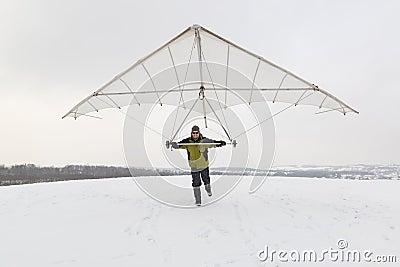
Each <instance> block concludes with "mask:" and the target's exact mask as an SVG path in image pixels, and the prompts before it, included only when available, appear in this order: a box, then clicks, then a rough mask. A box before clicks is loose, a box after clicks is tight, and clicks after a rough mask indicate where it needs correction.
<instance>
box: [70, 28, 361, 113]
mask: <svg viewBox="0 0 400 267" xmlns="http://www.w3.org/2000/svg"><path fill="white" fill-rule="evenodd" d="M202 86H203V87H204V95H205V96H206V97H207V100H209V101H208V104H207V108H204V107H203V106H202V105H195V104H194V102H195V101H196V99H197V98H198V97H199V93H200V88H201V87H202ZM262 101H271V102H284V103H289V104H293V105H312V106H316V107H318V108H320V109H322V110H321V112H325V111H338V112H341V113H343V114H346V113H350V112H354V113H358V112H357V111H356V110H354V109H353V108H351V107H350V106H348V105H347V104H345V103H344V102H342V101H341V100H339V99H338V98H336V97H334V96H333V95H331V94H330V93H328V92H326V91H325V90H323V89H321V88H319V87H318V86H316V85H314V84H312V83H310V82H307V81H305V80H304V79H301V78H300V77H298V76H296V75H294V74H292V73H291V72H289V71H287V70H285V69H283V68H281V67H279V66H277V65H275V64H273V63H271V62H269V61H268V60H266V59H264V58H262V57H260V56H258V55H255V54H253V53H251V52H249V51H247V50H245V49H243V48H241V47H239V46H237V45H235V44H233V43H232V42H230V41H228V40H226V39H224V38H222V37H220V36H218V35H216V34H214V33H212V32H211V31H209V30H207V29H205V28H203V27H201V26H198V25H193V26H192V27H189V28H188V29H186V30H185V31H183V32H182V33H181V34H179V35H178V36H176V37H175V38H173V39H172V40H171V41H169V42H168V43H166V44H165V45H163V46H162V47H161V48H159V49H157V50H156V51H154V52H153V53H151V54H150V55H148V56H147V57H145V58H143V59H141V60H139V61H138V62H137V63H135V64H134V65H133V66H131V67H130V68H129V69H127V70H126V71H124V72H122V73H120V74H119V75H117V76H116V77H115V78H114V79H112V80H111V81H110V82H109V83H107V84H105V85H104V86H102V87H101V88H100V89H98V90H97V91H95V92H94V93H93V94H91V95H89V96H88V97H86V98H85V99H83V100H82V101H81V102H80V103H78V104H77V105H76V106H75V107H73V108H72V109H71V110H70V111H69V112H68V113H67V114H65V115H64V116H63V118H65V117H73V118H75V119H76V118H78V117H79V116H82V115H87V114H90V113H92V112H98V111H99V110H101V109H105V108H121V107H123V106H127V105H130V104H137V105H141V104H154V103H158V104H160V105H173V106H177V107H182V108H185V109H186V108H191V107H192V108H193V111H196V112H201V113H210V112H217V111H218V110H221V109H224V108H227V107H231V106H234V105H239V104H243V103H246V104H250V105H251V103H254V102H262Z"/></svg>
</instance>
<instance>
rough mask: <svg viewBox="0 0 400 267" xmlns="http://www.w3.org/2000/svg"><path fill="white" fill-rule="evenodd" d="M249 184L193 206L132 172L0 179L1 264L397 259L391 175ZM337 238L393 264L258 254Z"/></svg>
mask: <svg viewBox="0 0 400 267" xmlns="http://www.w3.org/2000/svg"><path fill="white" fill-rule="evenodd" d="M185 178H186V179H188V180H190V178H189V177H185ZM179 179H182V178H179ZM249 182H250V181H249V180H246V179H245V180H244V181H242V182H241V183H240V184H239V185H238V187H237V188H236V189H235V190H234V191H233V192H232V193H231V194H229V195H228V196H227V197H225V198H223V199H222V200H221V201H219V202H217V203H215V204H213V205H210V206H206V207H202V208H196V209H179V208H173V207H169V206H165V205H163V204H160V203H158V202H156V201H155V200H153V199H151V198H149V197H148V196H146V195H145V194H144V193H143V192H141V191H140V190H139V189H138V188H137V186H136V185H135V183H134V182H133V181H132V179H131V178H120V179H104V180H86V181H69V182H58V183H47V184H33V185H22V186H9V187H1V188H0V266H1V267H3V266H4V267H12V266H41V267H45V266H98V267H99V266H130V267H132V266H289V265H291V266H316V265H318V266H327V265H328V266H353V265H358V266H398V264H399V262H400V206H399V202H400V193H399V192H400V183H399V181H390V180H385V181H358V180H331V179H310V178H279V177H276V178H269V179H268V180H267V181H266V182H265V183H264V185H263V186H262V187H261V189H260V190H259V191H258V192H257V193H255V194H252V195H249V194H248V193H247V190H248V186H249ZM202 190H203V189H202ZM203 197H204V195H203ZM339 239H344V240H345V241H347V243H348V248H347V249H351V250H359V251H361V252H363V251H365V250H369V251H371V252H373V255H372V258H373V257H374V256H376V255H396V256H397V263H385V264H382V263H377V262H375V263H373V262H371V263H365V262H364V263H359V264H354V263H347V262H332V261H330V260H329V259H326V261H324V262H323V263H320V264H317V263H309V262H302V263H299V262H295V263H293V262H292V261H291V260H290V259H289V260H288V262H287V263H284V262H281V261H279V260H277V259H274V262H271V260H270V258H269V259H267V260H266V261H264V262H263V261H261V260H260V259H259V257H260V255H261V256H262V255H265V254H260V253H259V252H260V251H261V250H264V249H265V247H266V246H268V248H269V250H276V251H279V250H284V251H288V252H290V251H293V250H297V251H299V253H300V252H302V251H304V250H314V251H316V253H318V255H320V254H321V253H322V251H323V250H328V249H330V248H333V249H338V245H337V242H338V240H339ZM343 251H344V250H343ZM259 254H260V255H259ZM286 258H289V257H288V256H286Z"/></svg>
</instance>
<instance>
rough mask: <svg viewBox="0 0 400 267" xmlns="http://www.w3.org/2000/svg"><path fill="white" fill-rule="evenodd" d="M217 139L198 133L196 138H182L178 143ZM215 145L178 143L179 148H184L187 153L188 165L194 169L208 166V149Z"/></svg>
mask: <svg viewBox="0 0 400 267" xmlns="http://www.w3.org/2000/svg"><path fill="white" fill-rule="evenodd" d="M215 142H217V141H215V140H211V139H208V138H206V137H203V135H201V134H200V136H199V138H198V139H197V140H194V139H193V138H192V137H189V138H186V139H183V140H182V141H180V142H178V145H179V144H180V143H215ZM213 147H216V146H215V145H199V146H194V145H179V148H180V149H186V152H187V155H188V161H189V166H190V168H192V169H195V170H201V169H205V168H207V167H208V149H209V148H213Z"/></svg>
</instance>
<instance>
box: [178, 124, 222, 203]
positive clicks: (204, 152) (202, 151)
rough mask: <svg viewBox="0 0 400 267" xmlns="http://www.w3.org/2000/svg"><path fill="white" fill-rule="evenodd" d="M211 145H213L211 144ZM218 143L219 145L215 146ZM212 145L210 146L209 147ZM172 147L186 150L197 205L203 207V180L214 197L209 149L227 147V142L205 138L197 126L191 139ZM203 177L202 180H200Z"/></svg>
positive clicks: (193, 129) (194, 127)
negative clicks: (209, 164)
mask: <svg viewBox="0 0 400 267" xmlns="http://www.w3.org/2000/svg"><path fill="white" fill-rule="evenodd" d="M192 143H193V144H199V145H188V144H192ZM210 143H211V144H210ZM215 143H217V144H215ZM207 144H210V145H207ZM171 145H172V147H173V148H175V149H177V148H180V149H186V152H187V155H188V161H189V166H190V168H191V174H192V186H193V193H194V198H195V200H196V205H197V206H200V205H201V192H200V186H201V180H203V183H204V187H205V189H206V191H207V194H208V196H210V197H211V196H212V192H211V185H210V171H209V168H208V149H209V148H213V147H221V146H224V145H226V142H225V141H222V140H221V141H215V140H212V139H208V138H206V137H204V136H203V135H202V134H201V133H200V128H199V126H197V125H195V126H193V127H192V133H191V136H190V137H189V138H186V139H183V140H182V141H180V142H178V143H176V142H172V143H171ZM200 177H201V180H200Z"/></svg>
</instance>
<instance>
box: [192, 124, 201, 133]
mask: <svg viewBox="0 0 400 267" xmlns="http://www.w3.org/2000/svg"><path fill="white" fill-rule="evenodd" d="M192 132H200V128H199V126H197V125H195V126H193V127H192Z"/></svg>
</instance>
